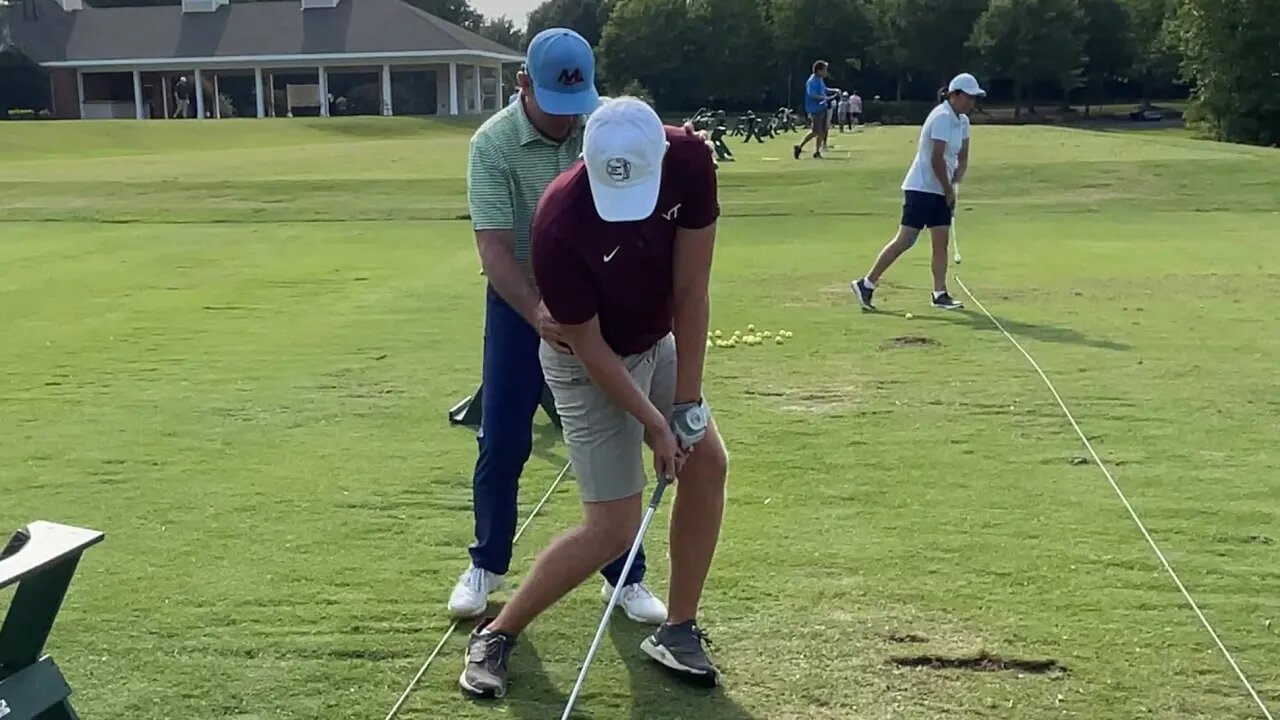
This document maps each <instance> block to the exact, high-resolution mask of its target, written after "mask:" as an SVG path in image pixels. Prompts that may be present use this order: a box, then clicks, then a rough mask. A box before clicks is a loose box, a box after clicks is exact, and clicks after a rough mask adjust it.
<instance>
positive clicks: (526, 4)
mask: <svg viewBox="0 0 1280 720" xmlns="http://www.w3.org/2000/svg"><path fill="white" fill-rule="evenodd" d="M541 4H542V0H471V7H473V8H475V9H476V10H478V11H479V12H482V13H484V14H485V15H486V16H490V17H496V16H498V15H506V16H507V17H509V18H511V20H512V21H513V22H514V23H515V24H516V27H520V28H523V27H524V21H525V20H527V19H528V17H529V13H530V12H531V11H532V10H533V9H534V8H536V7H538V6H539V5H541Z"/></svg>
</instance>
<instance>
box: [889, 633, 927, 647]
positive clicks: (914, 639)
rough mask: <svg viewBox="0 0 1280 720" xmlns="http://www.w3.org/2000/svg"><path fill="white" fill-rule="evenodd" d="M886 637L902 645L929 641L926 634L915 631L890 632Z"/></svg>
mask: <svg viewBox="0 0 1280 720" xmlns="http://www.w3.org/2000/svg"><path fill="white" fill-rule="evenodd" d="M885 639H886V640H888V641H889V642H891V643H898V644H900V645H906V644H908V643H910V644H915V643H927V642H929V638H927V637H925V636H924V635H921V634H920V633H913V632H909V633H890V634H889V635H886V636H885Z"/></svg>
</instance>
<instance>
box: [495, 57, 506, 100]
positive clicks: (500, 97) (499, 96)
mask: <svg viewBox="0 0 1280 720" xmlns="http://www.w3.org/2000/svg"><path fill="white" fill-rule="evenodd" d="M497 87H498V89H497V95H495V96H494V98H493V105H494V108H493V109H494V110H501V109H502V108H504V107H506V106H507V95H506V93H504V92H502V65H498V85H497Z"/></svg>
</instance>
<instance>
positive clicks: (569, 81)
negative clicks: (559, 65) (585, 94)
mask: <svg viewBox="0 0 1280 720" xmlns="http://www.w3.org/2000/svg"><path fill="white" fill-rule="evenodd" d="M556 80H557V81H558V82H559V83H560V84H561V85H564V86H565V87H573V86H574V85H581V84H582V83H584V82H586V80H584V79H583V77H582V68H573V69H572V70H570V69H569V68H565V69H563V70H561V71H560V77H558V78H556Z"/></svg>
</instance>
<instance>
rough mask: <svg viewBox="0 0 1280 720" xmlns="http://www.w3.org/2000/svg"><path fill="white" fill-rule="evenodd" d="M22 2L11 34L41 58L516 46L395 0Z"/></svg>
mask: <svg viewBox="0 0 1280 720" xmlns="http://www.w3.org/2000/svg"><path fill="white" fill-rule="evenodd" d="M25 3H26V4H27V8H28V9H27V11H26V12H23V10H22V8H21V5H23V2H17V3H15V7H14V8H12V14H11V20H12V21H11V32H12V38H13V42H14V44H15V45H17V46H18V47H20V48H22V49H23V50H24V51H25V52H26V53H27V54H28V55H29V56H31V58H32V59H33V60H35V61H36V62H39V63H46V62H57V61H70V62H75V61H95V60H96V61H103V60H126V59H167V58H174V59H180V58H195V57H232V56H241V55H317V54H337V53H394V52H421V51H440V52H447V51H454V52H457V53H459V54H466V53H468V52H485V53H500V54H502V55H508V56H520V55H521V53H519V52H517V51H515V50H512V49H510V48H507V47H503V46H502V45H499V44H498V43H496V42H493V41H492V40H489V39H487V38H483V37H481V36H479V35H477V34H475V33H473V32H471V31H470V30H466V29H464V28H461V27H459V26H457V25H454V24H453V23H449V22H445V21H444V20H441V19H440V18H438V17H436V16H434V15H431V14H429V13H426V12H423V11H421V10H419V9H417V8H415V7H413V6H412V5H409V4H407V3H404V2H402V1H401V0H341V1H340V2H339V3H338V6H337V7H335V8H311V9H307V10H303V9H302V3H301V2H299V0H292V1H285V0H280V1H276V2H272V1H267V2H232V3H231V4H230V5H224V6H222V7H220V8H218V9H217V11H215V12H193V13H184V12H182V7H181V6H180V5H157V6H150V7H115V8H93V7H89V6H87V5H86V6H85V8H84V9H83V10H76V11H73V12H67V11H64V10H63V9H62V7H61V6H59V5H58V3H57V2H56V1H55V0H25ZM32 5H34V8H32ZM32 9H34V11H35V12H34V13H33V12H31V10H32ZM32 15H34V16H35V19H32V17H31V16H32Z"/></svg>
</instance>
